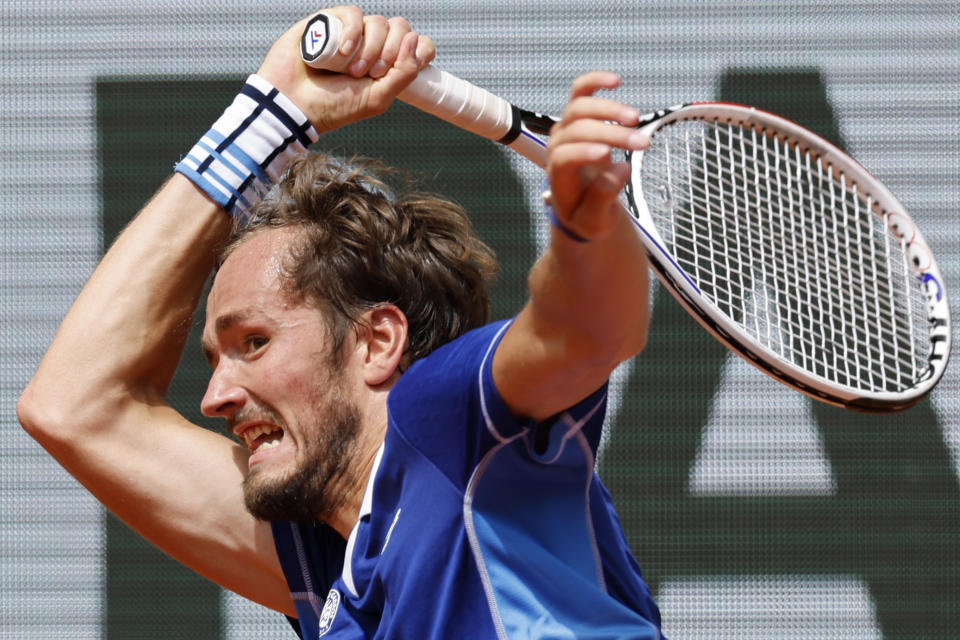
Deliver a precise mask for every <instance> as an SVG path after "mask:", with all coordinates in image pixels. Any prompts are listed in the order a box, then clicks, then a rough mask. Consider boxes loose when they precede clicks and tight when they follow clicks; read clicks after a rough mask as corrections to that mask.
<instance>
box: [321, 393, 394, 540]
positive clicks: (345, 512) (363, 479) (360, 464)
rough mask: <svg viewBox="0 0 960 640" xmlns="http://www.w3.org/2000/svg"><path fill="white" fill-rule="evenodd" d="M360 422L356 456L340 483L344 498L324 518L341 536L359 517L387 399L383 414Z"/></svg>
mask: <svg viewBox="0 0 960 640" xmlns="http://www.w3.org/2000/svg"><path fill="white" fill-rule="evenodd" d="M377 413H379V412H377ZM368 415H369V414H368ZM362 424H363V425H364V426H363V427H362V428H361V432H360V433H361V435H360V438H359V440H358V442H357V447H358V448H357V456H356V458H355V459H354V462H353V469H351V472H350V473H349V474H348V477H349V486H347V487H343V489H342V492H343V500H342V501H341V502H340V504H339V505H338V506H337V507H336V508H335V509H334V510H333V512H332V513H331V514H330V515H329V516H327V517H326V518H324V520H325V521H326V523H327V524H328V525H330V526H331V527H333V529H335V530H336V531H337V533H339V534H340V535H341V536H343V538H344V539H347V538H348V537H350V532H351V531H352V530H353V528H354V527H355V526H356V524H357V521H358V520H359V519H360V509H361V507H362V506H363V497H364V495H365V494H366V491H367V484H368V482H369V480H370V474H371V472H372V471H373V463H374V460H375V459H376V457H377V452H378V451H379V450H380V446H381V445H382V444H383V440H384V438H385V437H386V433H387V419H386V402H384V403H383V411H382V417H380V416H378V417H377V418H376V419H373V420H364V421H363V423H362Z"/></svg>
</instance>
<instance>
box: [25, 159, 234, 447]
mask: <svg viewBox="0 0 960 640" xmlns="http://www.w3.org/2000/svg"><path fill="white" fill-rule="evenodd" d="M230 225H231V222H230V218H229V216H227V215H226V213H225V212H224V211H223V210H222V209H220V208H219V207H217V206H216V205H214V204H213V203H212V202H211V201H210V200H209V199H208V198H207V197H206V196H205V195H203V194H202V193H201V192H200V191H199V190H198V189H197V188H196V187H195V186H194V185H193V183H192V182H190V181H189V180H187V179H186V178H184V177H183V176H181V175H175V176H173V177H172V178H171V179H170V180H169V181H168V182H167V183H166V184H165V185H164V186H163V187H162V188H161V189H160V190H159V191H158V192H157V194H156V195H155V196H154V197H153V199H152V200H151V201H150V202H149V203H148V204H147V205H146V206H145V207H144V209H143V210H142V211H141V212H140V214H139V215H137V217H136V218H135V219H134V220H133V221H132V222H131V223H130V225H129V226H128V227H127V228H126V229H125V230H124V231H123V232H122V233H121V234H120V236H119V237H118V239H117V241H116V242H115V243H114V244H113V246H112V247H110V249H109V251H108V252H107V254H106V256H105V257H104V258H103V260H102V261H101V263H100V264H99V266H98V267H97V269H96V270H95V271H94V273H93V275H92V276H91V277H90V279H89V281H88V282H87V284H86V285H85V286H84V288H83V289H82V291H81V292H80V294H79V296H78V297H77V299H76V301H75V302H74V304H73V306H72V307H71V309H70V311H69V312H68V313H67V316H66V317H65V318H64V321H63V323H62V324H61V326H60V329H59V331H58V332H57V335H56V337H55V338H54V340H53V342H52V344H51V345H50V348H49V349H48V351H47V353H46V355H45V356H44V358H43V360H42V361H41V363H40V366H39V368H38V369H37V372H36V374H35V376H34V378H33V380H32V381H31V383H30V385H29V386H28V388H27V390H26V391H25V393H24V396H23V398H22V400H21V407H20V408H21V418H25V417H27V420H28V421H29V417H28V416H24V415H23V414H24V413H27V414H34V415H35V414H36V413H37V412H43V413H45V414H47V415H48V416H50V417H51V418H52V417H53V416H54V415H56V414H64V413H66V414H68V415H74V416H75V417H76V418H77V419H79V418H80V416H79V415H76V412H78V411H84V412H86V411H91V412H96V411H97V404H98V403H100V402H107V401H110V399H113V398H116V397H117V395H118V391H119V390H123V392H124V393H126V394H130V395H139V396H142V399H143V400H145V401H153V400H155V399H157V398H160V397H162V395H163V394H164V393H165V391H166V387H167V385H168V384H169V382H170V379H171V378H172V376H173V372H174V370H175V369H176V366H177V363H178V361H179V359H180V355H181V352H182V349H183V344H184V341H185V339H186V335H187V333H188V330H189V326H190V321H191V318H192V316H193V313H194V311H195V309H196V306H197V302H198V300H199V297H200V295H201V291H202V288H203V284H204V281H205V280H206V277H207V275H208V274H209V273H210V270H211V268H212V266H213V263H214V252H215V249H216V247H217V245H218V244H219V243H220V242H222V241H223V239H224V238H225V237H226V234H227V233H228V232H229V229H230ZM91 418H93V416H91ZM62 419H63V416H62V415H61V417H60V419H57V420H55V421H56V422H60V420H62ZM25 426H28V425H26V424H25ZM28 428H29V427H28Z"/></svg>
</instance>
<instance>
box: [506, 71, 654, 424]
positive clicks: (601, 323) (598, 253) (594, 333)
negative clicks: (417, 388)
mask: <svg viewBox="0 0 960 640" xmlns="http://www.w3.org/2000/svg"><path fill="white" fill-rule="evenodd" d="M619 82H620V79H619V77H618V76H616V75H615V74H612V73H608V72H593V73H589V74H586V75H584V76H581V77H580V78H578V79H577V80H576V81H575V82H574V84H573V88H572V89H571V93H570V102H569V104H568V105H567V108H566V110H565V111H564V114H563V119H562V120H561V122H560V123H558V124H557V125H555V127H554V129H553V131H552V132H551V136H550V141H549V149H548V151H549V161H548V172H549V176H550V192H549V197H548V200H549V204H550V205H552V207H553V209H554V211H555V220H554V227H553V232H552V237H551V241H550V244H549V246H548V248H547V250H546V252H545V253H544V255H543V256H542V257H541V258H540V260H539V261H538V262H537V263H536V265H534V267H533V269H532V271H531V273H530V278H529V285H530V301H529V302H528V304H527V305H526V306H525V307H524V309H523V310H522V311H521V312H520V314H519V315H518V316H517V318H516V320H515V321H514V323H513V325H511V327H510V328H509V330H508V331H507V333H506V335H505V336H504V338H503V341H502V342H501V343H500V346H499V347H498V349H497V352H496V353H495V354H494V360H493V376H494V381H495V383H496V385H497V388H498V389H499V391H500V393H501V395H502V396H503V398H504V400H505V401H506V403H507V405H508V406H509V407H510V408H511V410H512V411H513V412H514V413H515V414H516V415H518V416H524V417H530V418H534V419H537V420H542V419H546V418H548V417H550V416H552V415H555V414H556V413H557V412H559V411H562V410H563V409H566V408H567V407H570V406H571V405H573V404H575V403H576V402H578V401H579V400H582V399H583V398H585V397H586V396H588V395H589V394H591V393H592V392H594V391H596V390H597V389H598V388H599V387H600V386H601V385H602V384H603V383H604V381H605V380H607V378H608V377H609V375H610V373H611V372H612V371H613V369H614V368H615V367H616V366H617V365H618V364H619V363H620V362H622V361H624V360H626V359H627V358H630V357H631V356H633V355H635V354H637V353H639V352H640V350H642V349H643V346H644V344H645V341H646V335H647V326H648V318H649V309H648V295H647V288H648V280H647V277H648V274H647V262H646V258H645V254H644V251H643V245H642V244H641V242H640V239H639V236H638V235H637V231H636V229H635V228H634V226H633V223H632V222H631V221H630V220H629V218H628V216H627V214H626V212H625V211H624V210H623V207H622V206H621V204H620V199H619V194H620V191H621V189H623V187H624V185H625V184H626V181H627V179H628V177H629V165H627V164H626V163H622V162H615V161H614V160H613V158H612V153H611V152H613V151H615V150H616V149H642V148H644V147H646V146H647V144H649V141H648V140H647V139H646V138H645V137H643V136H641V135H640V134H638V133H637V130H636V129H635V128H634V125H636V124H637V121H638V119H639V116H640V114H639V112H638V111H637V110H636V109H634V108H632V107H628V106H626V105H623V104H620V103H618V102H615V101H613V100H608V99H604V98H600V97H597V96H595V95H594V94H595V93H596V92H597V91H599V90H601V89H613V88H615V87H616V86H617V85H618V84H619Z"/></svg>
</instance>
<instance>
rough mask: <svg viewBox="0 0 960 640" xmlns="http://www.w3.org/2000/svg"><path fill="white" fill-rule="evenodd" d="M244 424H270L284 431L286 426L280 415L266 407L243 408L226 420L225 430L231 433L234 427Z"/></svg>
mask: <svg viewBox="0 0 960 640" xmlns="http://www.w3.org/2000/svg"><path fill="white" fill-rule="evenodd" d="M245 422H270V423H272V424H275V425H277V426H278V427H280V428H282V429H284V430H286V425H285V424H284V422H283V419H282V418H281V417H280V414H279V413H277V412H276V411H275V410H274V409H273V408H272V407H269V406H266V405H263V406H261V405H254V406H244V407H243V408H242V409H240V410H239V411H237V412H236V413H234V414H233V415H232V416H230V417H229V418H227V430H228V431H229V432H230V433H233V429H234V427H236V426H237V425H238V424H243V423H245Z"/></svg>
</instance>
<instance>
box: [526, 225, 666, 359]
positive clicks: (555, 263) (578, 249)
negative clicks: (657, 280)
mask: <svg viewBox="0 0 960 640" xmlns="http://www.w3.org/2000/svg"><path fill="white" fill-rule="evenodd" d="M621 213H622V215H620V218H619V220H618V222H617V223H616V226H615V228H614V230H613V232H612V233H610V234H609V235H607V236H605V237H603V238H598V239H595V240H592V241H590V242H585V243H579V242H575V241H573V240H571V239H570V238H568V237H567V236H565V235H564V234H563V233H562V232H561V231H559V230H558V229H556V228H555V229H554V230H553V238H552V241H551V243H550V245H549V247H548V249H547V251H546V252H545V253H544V255H543V256H542V257H541V259H540V260H539V261H538V262H537V264H536V265H535V266H534V268H533V269H532V271H531V273H530V278H529V286H530V305H529V308H528V313H529V314H530V316H531V317H530V321H531V322H532V323H533V325H534V326H535V327H536V331H537V334H538V335H541V336H544V339H546V340H553V341H556V342H557V343H559V345H560V346H561V347H562V352H563V353H564V354H565V357H567V358H570V359H572V361H575V362H581V363H584V364H585V363H591V362H592V363H595V364H596V365H597V366H609V365H610V364H612V365H614V366H615V365H616V364H617V363H619V362H621V361H623V360H626V359H627V358H630V357H632V356H634V355H636V354H637V353H639V352H640V351H641V350H642V349H643V347H644V345H645V343H646V337H647V328H648V325H649V294H648V288H649V282H648V268H647V260H646V254H645V253H644V249H643V244H642V243H641V241H640V238H639V235H638V234H637V230H636V228H635V227H634V225H633V223H632V222H631V221H630V219H629V217H628V216H627V214H626V212H621Z"/></svg>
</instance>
